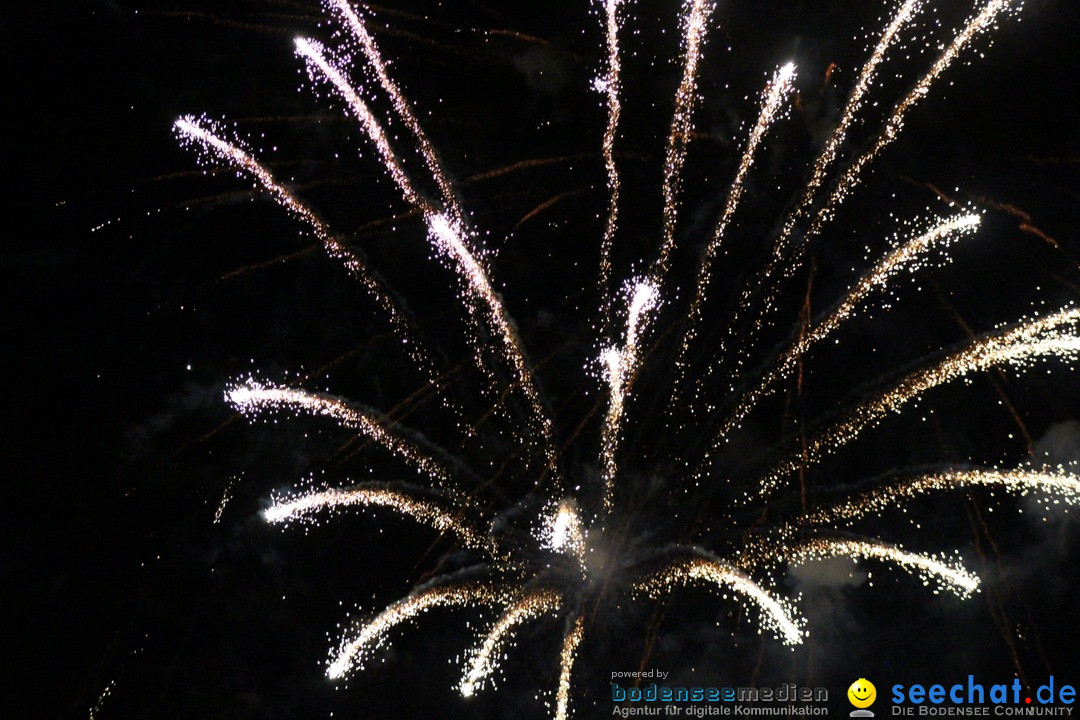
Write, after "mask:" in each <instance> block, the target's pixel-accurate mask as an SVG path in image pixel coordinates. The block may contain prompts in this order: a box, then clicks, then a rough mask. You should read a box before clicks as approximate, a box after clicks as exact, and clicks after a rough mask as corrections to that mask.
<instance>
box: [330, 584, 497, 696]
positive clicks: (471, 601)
mask: <svg viewBox="0 0 1080 720" xmlns="http://www.w3.org/2000/svg"><path fill="white" fill-rule="evenodd" d="M505 594H506V593H505V591H503V590H501V589H500V588H497V587H495V586H493V585H490V584H487V583H483V582H472V583H459V584H455V585H450V586H446V587H434V588H431V589H428V590H421V591H418V592H416V593H414V594H412V595H410V596H409V597H407V598H404V599H403V600H399V601H397V602H396V603H394V604H393V605H391V606H390V607H388V608H386V609H385V610H383V611H382V612H381V613H379V614H378V615H377V616H375V617H374V618H373V619H371V620H369V621H368V622H367V623H365V624H363V625H362V626H360V627H359V629H358V630H357V632H356V633H355V635H354V636H353V637H352V639H348V638H346V639H345V640H342V643H341V647H339V648H338V651H337V652H336V653H335V654H334V655H333V656H332V658H331V660H330V663H329V665H328V666H327V669H326V674H327V676H328V677H330V678H332V679H333V678H341V677H344V676H345V673H347V672H348V671H349V670H351V669H353V668H359V669H361V670H362V669H363V668H364V663H365V661H366V660H367V659H368V657H369V656H370V653H371V652H372V651H373V650H376V649H378V648H380V647H382V646H383V645H385V644H386V643H387V635H389V633H390V631H391V630H393V629H394V628H396V627H397V626H398V625H401V624H402V623H404V622H408V621H409V620H412V619H413V618H415V617H416V616H418V615H421V614H423V613H425V612H427V611H428V610H431V609H432V608H436V607H476V606H478V605H493V604H496V603H499V602H503V601H504V599H505Z"/></svg>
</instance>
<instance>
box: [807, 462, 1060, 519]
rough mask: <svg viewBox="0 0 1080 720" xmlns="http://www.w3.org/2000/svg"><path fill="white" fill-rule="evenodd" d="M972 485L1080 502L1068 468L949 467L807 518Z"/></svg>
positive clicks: (854, 515)
mask: <svg viewBox="0 0 1080 720" xmlns="http://www.w3.org/2000/svg"><path fill="white" fill-rule="evenodd" d="M972 487H988V488H991V489H997V488H1000V489H1002V490H1006V491H1008V492H1012V493H1015V494H1017V495H1031V494H1039V495H1045V496H1048V497H1052V498H1060V499H1061V500H1063V501H1064V502H1066V503H1068V504H1069V505H1078V504H1080V477H1077V475H1075V474H1069V473H1066V472H1064V471H1058V472H1048V471H1032V470H948V471H944V472H938V473H930V474H926V475H919V476H916V477H913V478H909V479H907V480H902V481H900V482H899V483H896V484H892V485H886V486H885V487H881V488H878V489H876V490H873V491H871V492H870V493H869V494H867V495H864V496H861V497H858V498H856V499H854V500H851V501H849V502H845V503H842V504H840V505H837V506H835V507H832V508H827V509H823V510H818V511H817V512H814V513H812V514H810V515H809V516H807V517H806V518H805V522H807V523H809V524H812V525H835V524H837V523H840V522H845V521H852V520H857V519H859V518H863V517H866V516H867V515H870V514H875V515H876V514H878V513H881V512H884V511H886V510H890V509H893V508H898V507H901V506H902V505H901V503H902V502H903V501H905V500H910V499H912V498H915V497H918V496H920V495H924V494H927V493H931V492H944V491H948V490H959V489H962V488H972Z"/></svg>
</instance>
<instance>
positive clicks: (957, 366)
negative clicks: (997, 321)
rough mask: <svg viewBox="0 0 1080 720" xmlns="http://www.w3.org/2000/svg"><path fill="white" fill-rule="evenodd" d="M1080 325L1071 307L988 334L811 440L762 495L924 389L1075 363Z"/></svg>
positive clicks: (765, 484)
mask: <svg viewBox="0 0 1080 720" xmlns="http://www.w3.org/2000/svg"><path fill="white" fill-rule="evenodd" d="M1078 325H1080V310H1077V309H1066V310H1062V311H1059V312H1057V313H1054V314H1052V315H1049V316H1047V317H1044V318H1039V319H1036V320H1031V321H1028V322H1026V323H1023V324H1021V325H1019V326H1016V327H1014V328H1012V329H1009V330H1005V331H1001V332H998V333H996V334H993V335H989V336H985V337H982V338H980V339H978V340H976V341H974V342H972V343H970V344H969V345H968V346H967V347H966V348H964V349H963V350H960V351H958V352H955V353H953V354H952V355H950V356H948V357H946V358H945V359H944V360H942V361H941V362H939V363H937V364H935V365H932V366H930V367H928V368H926V369H923V370H919V371H916V372H914V373H912V374H910V375H908V376H907V377H906V378H904V379H903V380H901V381H900V382H899V383H898V384H897V385H896V386H895V387H893V388H891V389H890V390H888V391H886V392H885V393H882V394H881V395H879V396H878V397H877V398H875V399H874V400H871V401H869V402H867V403H864V404H862V405H860V406H859V407H857V408H856V409H855V410H854V412H852V413H851V416H850V417H849V418H848V419H847V420H844V421H842V422H840V423H838V424H836V425H834V426H833V427H831V428H829V429H828V430H826V431H825V432H823V433H821V434H820V435H817V436H816V437H814V438H813V439H811V440H810V441H808V442H807V444H806V448H805V449H803V450H801V451H800V452H798V453H795V454H793V455H792V456H790V457H788V458H787V459H785V460H784V461H783V462H781V463H780V464H779V465H777V466H776V467H775V468H774V469H773V470H772V471H771V472H770V473H769V474H768V475H766V476H765V477H763V478H762V480H761V484H760V487H759V494H760V495H766V494H768V493H770V492H772V491H773V490H775V489H776V488H777V487H779V485H780V484H781V481H782V480H783V478H784V477H785V476H787V475H788V474H789V473H791V472H794V471H795V470H797V469H798V468H799V467H800V466H804V465H811V464H814V463H816V462H818V461H819V460H821V458H822V457H824V456H825V455H828V454H831V453H833V452H836V451H837V450H838V449H840V448H841V447H843V446H844V445H846V444H847V443H849V442H851V441H852V440H853V439H855V437H856V436H857V435H858V434H859V433H860V432H862V431H863V430H864V429H866V428H867V427H871V426H874V425H876V424H877V423H878V422H880V421H881V419H882V418H884V417H885V416H887V415H889V414H892V413H896V412H899V410H900V409H901V408H902V407H903V406H904V405H906V404H907V403H908V402H910V401H912V400H914V399H916V398H918V397H920V396H921V395H922V394H923V393H924V392H926V391H927V390H930V389H932V388H935V387H938V386H939V385H943V384H945V383H947V382H949V381H950V380H955V379H957V378H959V377H962V376H964V375H969V374H971V373H975V372H978V371H980V370H986V369H987V368H990V367H994V366H997V365H1008V366H1012V367H1017V368H1023V367H1025V366H1026V365H1028V364H1030V363H1031V362H1033V361H1035V360H1039V359H1061V360H1072V361H1075V360H1077V359H1078V358H1080V335H1071V334H1068V333H1067V332H1066V331H1065V330H1064V329H1063V328H1067V327H1072V328H1073V329H1074V331H1075V330H1076V329H1077V326H1078Z"/></svg>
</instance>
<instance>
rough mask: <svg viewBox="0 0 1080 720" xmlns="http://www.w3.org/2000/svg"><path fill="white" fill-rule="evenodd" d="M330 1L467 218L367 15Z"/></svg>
mask: <svg viewBox="0 0 1080 720" xmlns="http://www.w3.org/2000/svg"><path fill="white" fill-rule="evenodd" d="M327 4H328V5H329V6H330V7H331V9H333V10H336V11H337V12H338V13H339V14H340V15H341V17H342V18H343V19H344V20H345V24H346V25H347V26H348V27H349V29H350V30H351V31H352V33H353V35H354V36H355V37H356V39H357V41H358V42H359V43H360V48H361V50H362V51H363V53H364V57H366V58H367V61H368V64H369V65H370V66H371V68H372V69H373V70H374V71H375V77H377V78H378V79H379V85H381V86H382V88H383V90H384V91H385V92H386V94H387V95H389V96H390V102H391V103H392V104H393V106H394V111H395V112H397V114H398V117H400V118H401V119H402V120H403V121H404V122H405V125H406V126H407V127H408V128H409V130H410V132H412V134H413V136H414V137H415V138H416V143H417V145H418V146H419V148H420V153H421V155H423V158H424V164H425V165H426V166H427V168H428V171H429V172H430V173H431V175H432V177H433V178H434V180H435V184H436V185H438V186H439V192H440V193H441V194H442V198H443V202H444V203H445V204H446V206H447V208H449V209H450V210H451V211H452V212H453V214H454V216H455V218H456V219H457V220H458V221H464V213H462V211H461V208H460V207H459V205H458V202H457V197H456V196H455V194H454V190H453V187H452V186H451V184H450V181H449V180H447V179H446V173H445V171H444V170H443V167H442V163H441V162H439V156H438V154H437V153H436V152H435V148H434V146H433V145H432V144H431V141H430V140H429V139H428V137H427V134H426V133H425V132H424V129H423V127H422V126H421V125H420V121H419V120H417V118H416V114H415V113H414V112H413V110H412V106H411V105H410V104H409V101H408V100H407V99H406V98H405V96H404V95H403V94H402V93H401V90H400V89H399V88H398V86H397V83H395V82H394V80H393V79H392V78H391V77H390V75H389V73H387V71H386V61H385V60H383V57H382V55H381V54H380V53H379V47H378V45H377V44H376V43H375V38H374V37H373V36H372V35H371V33H370V32H369V31H368V29H367V25H366V24H365V23H364V20H363V18H361V17H360V16H359V15H358V14H357V12H356V11H355V10H354V9H353V7H352V5H351V4H350V3H348V2H347V1H346V0H327Z"/></svg>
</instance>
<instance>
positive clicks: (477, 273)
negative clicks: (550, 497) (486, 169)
mask: <svg viewBox="0 0 1080 720" xmlns="http://www.w3.org/2000/svg"><path fill="white" fill-rule="evenodd" d="M427 222H428V228H429V231H430V235H431V238H432V239H433V240H434V242H435V245H436V247H438V248H439V249H440V250H441V251H442V252H443V253H445V254H446V255H448V256H449V257H450V258H452V259H453V260H454V262H455V264H456V265H457V267H458V268H459V271H460V273H461V274H462V275H463V276H464V277H465V279H466V280H467V282H468V287H469V288H470V289H471V290H472V293H473V294H474V295H475V296H476V298H477V299H478V300H480V301H481V303H480V304H481V306H482V307H484V308H486V310H487V318H488V322H489V323H490V325H491V327H492V328H493V329H494V330H495V331H496V332H497V333H498V335H499V339H500V340H501V341H502V345H503V348H504V350H505V353H506V356H507V360H508V361H509V363H510V366H511V368H512V369H513V371H514V375H515V378H514V379H515V380H516V381H517V384H518V385H519V386H520V388H521V390H522V392H523V393H524V394H525V397H526V398H527V399H528V401H529V404H530V406H531V409H532V415H533V418H532V421H533V424H534V425H535V426H536V428H535V429H536V430H537V431H538V432H539V433H540V434H541V437H542V438H543V447H544V454H545V457H546V458H547V464H548V470H549V471H550V472H551V474H552V476H553V478H554V479H555V480H556V482H557V481H558V463H557V459H556V454H555V443H554V440H553V438H552V434H551V433H552V430H551V419H550V418H549V417H548V416H547V413H546V412H545V411H544V406H543V403H542V402H541V400H540V393H539V392H538V391H537V389H536V382H535V381H534V380H533V376H532V372H531V371H530V370H529V365H528V363H527V362H526V361H525V356H524V354H523V353H522V351H521V342H520V340H519V339H518V336H517V331H516V330H515V329H514V323H513V321H512V320H511V319H510V316H509V315H508V314H507V312H506V308H505V307H504V306H503V304H502V301H501V300H500V299H499V296H498V295H497V294H496V292H495V290H494V289H493V288H492V287H491V281H490V280H489V279H488V275H487V272H486V271H485V270H484V268H483V267H482V266H481V265H480V263H479V262H478V261H477V259H476V257H475V256H474V255H473V254H472V252H470V251H469V248H468V247H466V244H465V240H464V236H463V233H462V232H461V230H460V228H459V227H458V226H457V224H456V223H454V221H453V220H452V219H451V218H449V217H447V216H446V215H443V214H430V215H428V218H427Z"/></svg>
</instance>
